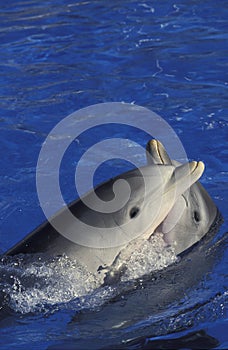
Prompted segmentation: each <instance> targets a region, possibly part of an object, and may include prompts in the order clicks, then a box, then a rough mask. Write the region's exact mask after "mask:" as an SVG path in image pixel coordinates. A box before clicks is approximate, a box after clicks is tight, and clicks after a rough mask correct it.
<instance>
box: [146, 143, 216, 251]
mask: <svg viewBox="0 0 228 350" xmlns="http://www.w3.org/2000/svg"><path fill="white" fill-rule="evenodd" d="M146 148H147V161H148V164H151V165H153V164H164V165H174V166H175V167H179V166H180V165H181V163H179V162H177V161H176V160H171V159H170V157H169V155H168V154H167V152H166V150H165V148H164V146H163V145H162V143H161V142H159V141H158V140H151V141H149V142H148V143H147V147H146ZM217 213H218V210H217V207H216V206H215V204H214V202H213V200H212V199H211V197H210V196H209V194H208V193H207V191H206V190H205V188H204V187H203V186H202V185H201V184H200V183H199V182H198V181H197V182H196V183H194V184H193V185H192V186H190V187H189V189H187V191H185V192H184V193H182V194H181V196H179V197H177V198H176V200H175V204H174V206H173V207H172V209H171V210H170V212H169V214H168V215H167V217H166V218H165V220H164V221H163V222H162V223H161V224H160V226H159V227H158V228H157V229H156V230H157V231H160V232H162V233H163V234H164V240H165V241H166V242H167V243H169V244H170V245H171V246H173V247H174V248H175V252H176V254H179V253H181V252H183V251H185V250H186V249H187V248H189V247H191V246H192V245H193V244H194V243H196V242H198V241H199V240H200V239H201V238H202V237H203V236H204V235H205V234H206V233H207V232H208V231H209V229H210V227H211V226H212V224H213V222H214V221H215V218H216V216H217Z"/></svg>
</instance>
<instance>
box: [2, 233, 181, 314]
mask: <svg viewBox="0 0 228 350" xmlns="http://www.w3.org/2000/svg"><path fill="white" fill-rule="evenodd" d="M10 259H11V260H9V261H8V263H7V264H4V269H7V271H8V274H9V278H10V281H11V282H12V280H13V284H12V283H11V282H10V283H9V284H8V285H6V286H5V287H6V288H5V289H7V290H8V291H9V295H10V306H11V307H12V308H13V309H14V310H15V311H18V312H21V313H29V312H40V311H46V310H48V308H50V306H58V305H60V304H64V303H68V302H70V301H71V302H72V301H73V304H72V305H73V307H74V309H76V308H78V309H81V308H84V307H89V308H92V307H96V306H99V305H102V304H103V303H104V302H105V301H106V300H108V299H109V298H110V297H111V296H112V295H113V293H116V288H118V286H113V287H110V286H106V287H102V288H101V284H102V281H101V280H99V279H98V277H97V276H94V275H93V274H91V273H90V272H88V271H87V270H86V269H85V268H84V267H82V266H81V265H80V264H79V263H78V262H77V261H72V260H70V259H69V258H68V257H67V256H62V257H58V258H54V259H49V260H47V259H45V258H44V257H42V256H39V255H31V256H30V258H29V255H27V256H24V257H23V256H21V257H20V258H17V260H15V257H14V258H13V257H12V258H10ZM174 261H176V255H175V253H174V251H173V249H171V248H170V247H169V246H167V244H166V243H165V242H164V240H163V237H162V234H159V233H156V234H154V235H153V236H152V237H151V239H150V241H145V240H141V242H140V244H139V241H133V242H132V243H131V244H130V246H129V247H128V249H127V250H123V252H121V254H120V255H119V258H118V259H117V265H116V266H117V267H118V266H121V265H124V266H125V268H126V270H125V272H124V274H123V275H122V277H121V282H125V281H128V280H132V279H137V278H139V277H141V276H143V275H145V274H148V273H150V272H151V271H155V270H160V269H163V268H165V267H166V266H168V265H170V264H171V263H173V262H174ZM1 268H3V266H1Z"/></svg>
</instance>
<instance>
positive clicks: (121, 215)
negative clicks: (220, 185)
mask: <svg viewBox="0 0 228 350" xmlns="http://www.w3.org/2000/svg"><path fill="white" fill-rule="evenodd" d="M147 158H148V165H146V166H144V167H141V168H139V169H134V170H132V171H128V172H126V173H123V174H121V175H119V176H117V177H115V178H113V179H110V180H109V181H106V182H104V183H103V184H101V185H99V186H98V187H97V188H95V193H96V194H97V196H98V197H99V198H100V199H101V200H102V201H103V202H102V203H103V209H105V206H106V204H105V203H107V202H108V201H110V200H112V198H113V195H114V193H113V185H114V183H116V181H118V180H125V181H127V182H128V185H129V186H130V190H131V191H130V197H129V199H128V201H127V203H126V204H125V205H124V206H123V207H122V208H121V209H119V210H117V211H115V212H114V213H107V212H105V210H103V212H102V207H101V208H100V210H99V211H95V210H92V209H90V208H89V207H88V206H86V205H85V203H84V202H83V200H82V199H78V200H76V201H74V202H72V203H70V204H69V205H68V208H69V209H70V211H71V213H72V214H73V215H74V216H75V217H77V218H78V219H79V220H80V221H82V222H84V223H86V224H87V225H89V226H90V228H91V229H90V230H88V232H87V231H86V230H85V231H84V232H79V227H77V223H76V221H74V222H70V221H69V220H68V218H69V217H68V215H67V211H66V209H62V210H61V211H59V212H58V213H57V214H56V215H55V216H54V217H52V218H51V219H50V220H49V221H46V222H44V223H43V224H42V225H41V226H39V227H38V228H37V229H35V230H34V231H33V232H31V233H30V234H29V235H27V236H26V237H25V238H24V239H22V241H20V242H19V243H18V244H16V245H15V246H14V247H12V248H11V249H9V250H8V251H7V252H6V253H5V255H16V254H20V253H22V254H26V253H30V254H32V253H45V254H47V255H48V256H56V255H63V254H65V255H67V256H68V257H69V258H72V259H76V260H77V261H78V262H79V263H81V264H82V265H83V266H85V267H87V269H88V270H89V271H90V272H91V273H94V274H99V276H102V277H103V279H104V280H105V279H106V277H107V276H108V274H109V272H110V271H111V272H112V271H113V267H114V269H118V268H119V266H118V263H116V262H117V260H118V257H119V255H120V254H121V253H122V252H123V251H124V252H127V253H128V254H129V255H130V254H131V249H132V241H133V242H134V249H135V248H137V242H140V244H141V243H142V242H143V241H144V240H148V239H150V237H151V235H152V234H153V233H154V232H156V231H159V232H162V233H163V234H164V240H165V241H166V242H167V243H168V244H170V245H171V246H173V247H174V248H175V252H176V253H177V254H179V253H181V252H183V251H185V250H186V249H188V248H189V247H190V246H192V245H193V244H195V243H196V242H197V241H199V240H200V239H201V238H202V237H203V236H204V235H205V234H206V233H207V232H208V231H209V229H210V226H211V225H212V224H213V222H214V220H215V218H216V214H217V208H216V206H215V205H214V203H213V201H212V200H211V198H210V196H209V195H208V194H207V192H206V191H205V189H204V188H203V187H202V186H201V185H200V184H199V183H198V182H197V181H198V179H199V178H200V177H201V175H202V173H203V171H204V164H203V163H202V162H195V161H193V162H190V163H187V164H179V163H177V162H176V161H172V160H170V158H169V156H168V154H167V152H166V151H165V149H164V147H163V146H162V144H161V143H160V142H159V141H157V140H152V141H149V142H148V144H147ZM85 199H86V203H89V202H92V201H93V199H94V191H91V192H89V193H87V194H86V195H85ZM68 208H67V209H68ZM56 223H58V224H60V225H61V227H63V228H64V227H65V228H66V230H68V231H70V232H71V237H72V239H68V238H66V236H63V235H61V234H60V233H59V232H58V230H56V229H55V228H54V226H55V227H56V225H52V224H56ZM93 228H94V231H95V230H96V232H97V231H99V228H107V236H104V234H103V233H102V234H101V235H100V236H99V235H98V236H97V234H96V236H95V238H94V236H93V234H92V233H91V232H92V230H93ZM109 231H110V232H111V235H110V233H109ZM80 235H83V237H84V238H85V239H86V242H87V244H86V245H82V244H80V243H78V242H80V240H79V239H77V238H78V237H79V236H80ZM80 237H81V236H80ZM111 272H110V273H111ZM106 281H107V283H108V279H107V280H106Z"/></svg>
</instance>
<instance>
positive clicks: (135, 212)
mask: <svg viewBox="0 0 228 350" xmlns="http://www.w3.org/2000/svg"><path fill="white" fill-rule="evenodd" d="M138 213H139V208H138V207H133V208H131V210H130V213H129V215H130V218H131V219H133V218H135V217H136V216H137V215H138Z"/></svg>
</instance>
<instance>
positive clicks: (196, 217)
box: [193, 210, 200, 222]
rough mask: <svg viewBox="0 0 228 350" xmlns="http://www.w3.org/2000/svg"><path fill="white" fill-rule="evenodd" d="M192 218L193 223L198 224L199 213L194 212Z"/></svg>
mask: <svg viewBox="0 0 228 350" xmlns="http://www.w3.org/2000/svg"><path fill="white" fill-rule="evenodd" d="M193 216H194V220H195V222H200V213H199V212H198V211H196V210H195V211H194V213H193Z"/></svg>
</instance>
